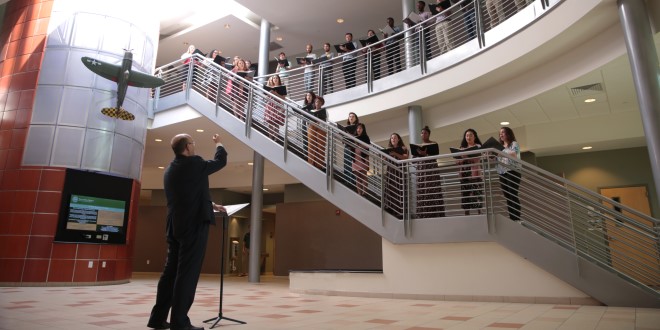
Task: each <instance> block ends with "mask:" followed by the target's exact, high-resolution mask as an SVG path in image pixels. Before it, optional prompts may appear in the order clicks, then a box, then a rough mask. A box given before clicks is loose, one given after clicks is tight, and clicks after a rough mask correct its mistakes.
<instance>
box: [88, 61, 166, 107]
mask: <svg viewBox="0 0 660 330" xmlns="http://www.w3.org/2000/svg"><path fill="white" fill-rule="evenodd" d="M81 60H82V62H83V64H84V65H85V66H86V67H87V68H88V69H90V70H91V71H92V72H94V73H96V74H98V75H99V76H101V77H103V78H105V79H109V80H112V81H114V82H116V83H117V107H116V108H103V109H101V113H102V114H104V115H106V116H108V117H112V118H119V119H122V120H134V119H135V115H133V114H132V113H130V112H128V111H126V110H125V109H124V108H122V104H124V98H125V97H126V90H127V89H128V86H133V87H141V88H155V87H159V86H162V85H163V84H165V81H164V80H163V79H160V78H158V77H154V76H152V75H150V74H146V73H142V72H139V71H133V69H132V67H133V53H131V52H130V51H126V52H125V53H124V59H123V61H122V63H121V65H116V64H111V63H107V62H103V61H99V60H96V59H93V58H91V57H87V56H84V57H82V58H81Z"/></svg>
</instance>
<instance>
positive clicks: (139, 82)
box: [128, 70, 165, 88]
mask: <svg viewBox="0 0 660 330" xmlns="http://www.w3.org/2000/svg"><path fill="white" fill-rule="evenodd" d="M164 84H165V80H163V79H160V78H158V77H154V76H152V75H150V74H146V73H142V72H139V71H135V70H131V74H130V75H129V76H128V85H129V86H133V87H142V88H155V87H158V86H162V85H164Z"/></svg>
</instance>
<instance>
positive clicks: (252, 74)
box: [236, 71, 254, 78]
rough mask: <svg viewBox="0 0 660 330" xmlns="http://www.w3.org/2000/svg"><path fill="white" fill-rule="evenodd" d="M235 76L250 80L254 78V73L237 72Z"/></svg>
mask: <svg viewBox="0 0 660 330" xmlns="http://www.w3.org/2000/svg"><path fill="white" fill-rule="evenodd" d="M236 74H237V75H239V76H241V77H242V78H246V77H249V78H252V77H253V76H254V71H238V72H236Z"/></svg>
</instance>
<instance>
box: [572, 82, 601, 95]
mask: <svg viewBox="0 0 660 330" xmlns="http://www.w3.org/2000/svg"><path fill="white" fill-rule="evenodd" d="M602 92H603V85H602V84H601V83H595V84H589V85H584V86H578V87H571V95H572V96H585V95H591V94H598V93H602Z"/></svg>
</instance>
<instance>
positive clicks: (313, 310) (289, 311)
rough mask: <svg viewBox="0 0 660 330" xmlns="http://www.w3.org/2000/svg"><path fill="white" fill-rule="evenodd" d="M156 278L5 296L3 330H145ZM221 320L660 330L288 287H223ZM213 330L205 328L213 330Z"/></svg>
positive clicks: (195, 311)
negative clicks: (322, 293) (315, 292)
mask: <svg viewBox="0 0 660 330" xmlns="http://www.w3.org/2000/svg"><path fill="white" fill-rule="evenodd" d="M156 282H157V274H152V275H140V276H136V277H135V278H134V279H133V280H132V281H131V282H130V283H127V284H121V285H112V286H88V287H13V288H7V287H5V288H0V329H3V330H4V329H13V330H14V329H34V328H37V327H38V328H41V327H47V328H48V329H147V328H146V321H147V318H148V315H149V311H150V309H151V306H152V305H153V302H154V299H155V293H156ZM218 295H219V284H218V277H217V276H203V277H202V279H201V280H200V285H199V287H198V292H197V296H196V301H195V304H194V305H193V308H192V310H191V313H190V317H191V320H193V323H194V324H196V325H203V324H202V321H203V320H206V319H209V318H214V317H216V316H218V303H219V299H218ZM223 316H225V317H230V318H234V319H238V320H242V321H245V322H247V324H245V325H239V324H235V323H233V322H231V321H227V320H222V321H221V322H220V325H221V327H220V328H227V327H230V328H232V329H239V330H240V329H386V330H389V329H406V330H431V329H452V330H461V329H617V330H618V329H639V330H646V329H660V310H656V309H643V308H639V309H636V308H619V307H606V306H575V305H570V306H566V305H540V304H515V303H502V302H497V303H493V302H485V303H479V302H452V301H428V300H408V299H384V298H364V297H342V296H320V295H305V294H297V293H291V292H289V290H288V280H287V279H286V278H279V277H267V276H266V277H262V282H261V283H248V282H247V278H246V277H241V278H238V277H228V278H226V280H225V286H224V297H223ZM208 327H209V325H208V324H207V325H206V328H208Z"/></svg>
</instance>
